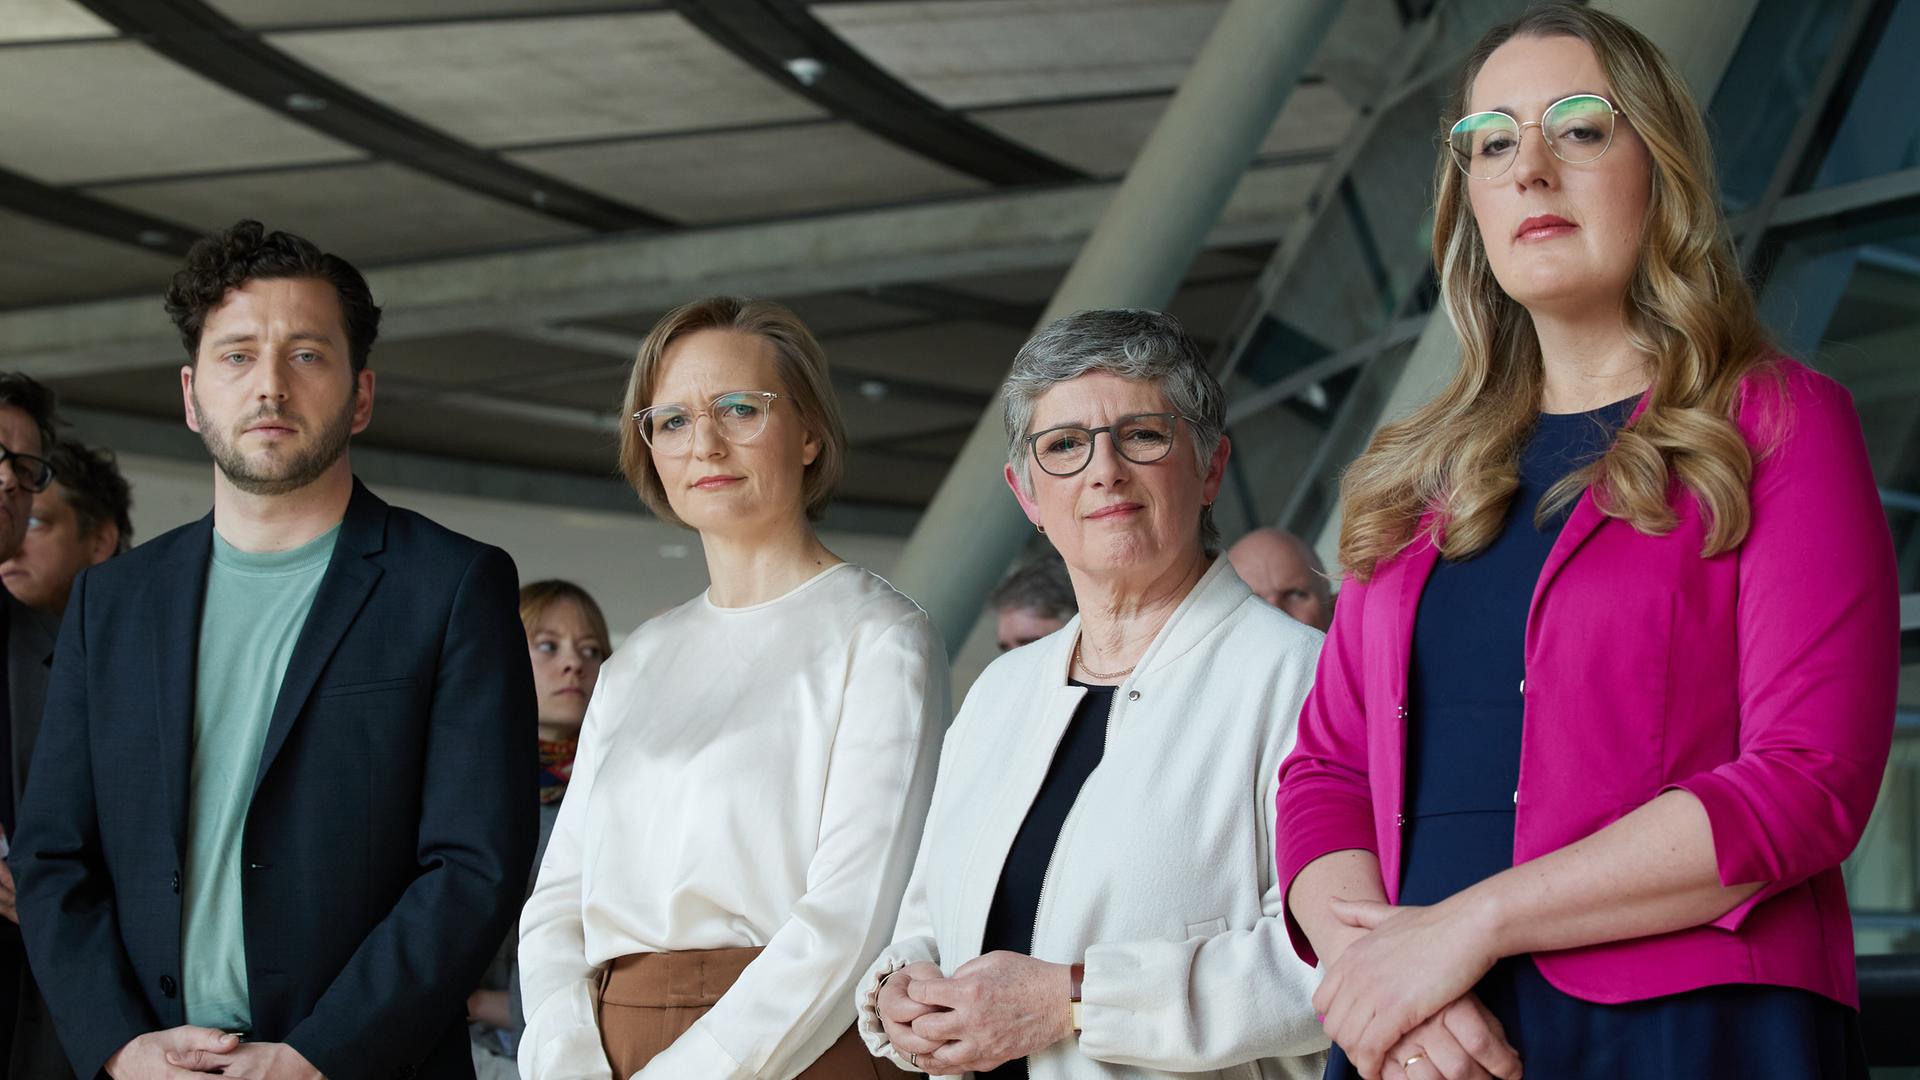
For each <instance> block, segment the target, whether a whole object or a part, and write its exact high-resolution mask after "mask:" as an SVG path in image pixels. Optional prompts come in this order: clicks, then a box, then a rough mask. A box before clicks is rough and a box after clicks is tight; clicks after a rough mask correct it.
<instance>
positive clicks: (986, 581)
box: [894, 0, 1340, 652]
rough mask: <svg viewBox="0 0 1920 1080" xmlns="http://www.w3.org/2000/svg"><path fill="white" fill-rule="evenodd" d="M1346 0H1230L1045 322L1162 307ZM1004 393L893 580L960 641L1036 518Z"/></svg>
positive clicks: (953, 643) (951, 642)
mask: <svg viewBox="0 0 1920 1080" xmlns="http://www.w3.org/2000/svg"><path fill="white" fill-rule="evenodd" d="M1339 9H1340V4H1339V3H1338V0H1233V2H1232V3H1231V4H1229V5H1228V7H1227V9H1226V10H1225V11H1224V12H1223V13H1222V14H1221V16H1220V21H1219V23H1218V24H1217V25H1215V27H1214V29H1213V34H1212V36H1210V37H1209V38H1208V39H1207V42H1206V45H1205V46H1204V47H1203V48H1202V49H1201V51H1200V55H1199V56H1198V57H1196V58H1195V60H1194V63H1193V68H1192V70H1191V71H1190V72H1189V73H1188V75H1187V78H1186V80H1185V82H1183V83H1182V84H1181V87H1180V90H1179V92H1178V93H1176V94H1175V95H1174V97H1173V101H1172V102H1171V103H1170V104H1169V105H1168V106H1167V111H1166V113H1165V115H1163V116H1162V117H1161V118H1160V123H1159V125H1158V126H1156V127H1155V128H1154V131H1153V135H1152V136H1151V137H1150V138H1149V139H1148V140H1147V144H1146V145H1145V146H1144V147H1142V148H1141V151H1140V156H1139V157H1138V158H1137V159H1135V161H1134V163H1133V167H1132V168H1131V169H1129V170H1128V172H1127V177H1126V180H1125V182H1124V183H1122V184H1121V186H1120V190H1119V192H1118V193H1116V194H1115V195H1114V198H1113V201H1112V202H1111V203H1109V204H1108V206H1107V209H1106V212H1105V214H1104V215H1102V217H1101V219H1100V224H1099V225H1098V226H1096V227H1095V228H1094V230H1093V233H1092V235H1091V236H1090V237H1088V239H1087V243H1086V246H1085V247H1084V248H1082V249H1081V251H1080V254H1079V256H1078V257H1077V258H1076V259H1075V260H1074V263H1073V267H1072V269H1071V270H1070V271H1069V272H1068V273H1067V277H1066V280H1065V281H1064V282H1062V283H1061V286H1060V291H1059V292H1058V293H1056V294H1055V295H1054V297H1053V301H1052V302H1051V303H1050V304H1048V306H1047V310H1046V312H1045V313H1044V314H1043V315H1042V316H1041V319H1040V321H1041V324H1042V325H1044V324H1045V323H1047V322H1048V321H1050V320H1052V319H1055V318H1058V317H1060V316H1061V315H1065V314H1069V313H1071V312H1074V311H1081V310H1085V309H1088V308H1107V307H1146V308H1159V307H1164V306H1165V305H1166V304H1167V303H1168V301H1170V300H1172V299H1173V294H1174V290H1175V289H1176V288H1178V286H1179V284H1180V281H1181V279H1182V278H1183V277H1185V276H1186V271H1187V268H1188V266H1190V265H1191V264H1192V262H1193V258H1194V256H1195V255H1196V254H1198V253H1199V251H1200V246H1201V243H1202V241H1203V240H1204V238H1205V237H1206V234H1207V231H1208V229H1210V228H1211V227H1212V226H1213V223H1214V221H1215V220H1216V219H1217V218H1218V217H1219V216H1220V211H1221V209H1222V208H1223V207H1224V206H1225V205H1226V203H1227V198H1228V196H1230V195H1232V194H1233V190H1234V187H1235V186H1236V185H1237V184H1238V183H1239V181H1240V178H1241V176H1242V175H1243V174H1244V173H1245V172H1246V169H1247V166H1248V164H1249V163H1251V162H1252V160H1253V155H1254V153H1255V151H1256V150H1257V148H1258V147H1259V145H1260V143H1261V141H1262V140H1263V139H1264V138H1265V137H1266V135H1267V132H1268V131H1269V130H1270V129H1271V128H1272V127H1273V122H1274V119H1275V118H1276V117H1277V116H1278V115H1279V113H1280V108H1281V106H1282V105H1283V104H1285V102H1286V99H1287V95H1288V94H1289V93H1291V92H1292V90H1293V87H1294V85H1295V84H1297V83H1298V82H1299V81H1300V77H1301V75H1303V74H1304V73H1305V72H1306V67H1307V62H1308V60H1310V59H1311V58H1312V56H1313V54H1314V51H1315V50H1316V49H1317V48H1318V47H1319V45H1320V42H1321V39H1322V38H1324V37H1325V35H1326V31H1327V28H1328V27H1329V26H1330V25H1331V24H1332V23H1333V19H1334V16H1335V15H1336V14H1338V12H1339ZM1006 456H1007V454H1006V436H1005V434H1004V432H1003V430H1002V427H1001V404H1000V400H999V398H998V397H997V396H996V398H995V400H994V401H993V402H992V403H991V404H989V405H988V406H987V409H986V411H985V412H984V413H983V414H982V415H981V417H980V422H979V424H978V425H976V426H975V427H974V429H973V434H972V435H971V436H969V437H968V439H967V442H966V445H965V447H964V448H963V449H962V450H961V452H960V456H959V458H958V459H957V460H955V462H954V464H953V468H952V469H951V470H950V471H949V472H948V473H947V478H946V480H945V481H944V482H943V483H942V484H941V486H940V490H939V492H938V493H937V494H936V495H935V496H934V499H933V502H932V503H931V504H930V505H929V506H928V507H927V511H926V513H925V515H923V516H922V517H921V519H920V524H919V525H918V526H917V527H916V528H915V529H914V531H913V536H912V538H911V539H909V540H908V542H907V547H906V550H905V552H903V553H902V555H901V560H900V564H899V567H898V568H897V570H896V571H895V573H894V584H895V585H897V586H899V588H900V589H901V590H902V591H903V592H905V593H906V594H907V595H909V596H911V597H913V598H914V599H916V600H918V601H919V602H920V604H921V605H922V606H923V607H925V608H926V609H927V611H928V612H929V613H931V614H932V616H933V620H934V624H935V625H936V626H938V627H939V628H940V633H941V634H942V635H943V636H944V637H945V638H946V642H947V648H948V650H949V651H950V652H952V651H957V650H958V649H959V647H960V645H961V643H962V642H964V641H965V640H966V637H967V633H968V631H969V630H970V629H971V628H972V626H973V623H974V620H975V619H976V618H977V617H978V616H979V614H980V605H981V603H982V602H983V600H984V598H985V597H986V595H987V593H988V592H989V591H990V590H991V589H992V588H993V586H994V584H995V583H996V582H997V581H998V580H999V577H1000V575H1001V573H1002V572H1003V571H1005V570H1006V568H1007V565H1008V564H1009V563H1010V562H1012V561H1013V559H1014V557H1015V556H1016V555H1018V554H1019V552H1020V548H1021V545H1022V543H1023V542H1024V540H1025V537H1026V535H1027V530H1028V525H1027V523H1026V520H1025V519H1024V518H1023V517H1022V516H1021V515H1020V512H1019V509H1018V507H1017V506H1015V504H1014V501H1013V496H1012V495H1010V494H1009V493H1008V492H1007V490H1006V485H1005V483H1004V482H1003V481H1002V479H1001V476H1000V472H1001V467H1002V466H1003V465H1004V464H1005V463H1006Z"/></svg>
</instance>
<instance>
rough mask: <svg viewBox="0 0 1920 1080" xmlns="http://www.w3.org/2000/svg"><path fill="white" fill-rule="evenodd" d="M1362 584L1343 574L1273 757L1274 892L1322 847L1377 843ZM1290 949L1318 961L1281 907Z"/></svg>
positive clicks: (1285, 888) (1324, 850) (1289, 883)
mask: <svg viewBox="0 0 1920 1080" xmlns="http://www.w3.org/2000/svg"><path fill="white" fill-rule="evenodd" d="M1366 603H1367V586H1366V585H1364V584H1362V583H1360V582H1358V581H1356V580H1354V578H1353V577H1352V576H1351V575H1349V576H1348V577H1347V579H1346V581H1345V583H1344V584H1343V585H1342V586H1341V589H1340V599H1339V602H1338V603H1337V604H1336V605H1335V607H1334V615H1333V626H1332V627H1331V628H1330V629H1329V630H1328V632H1327V640H1326V643H1325V645H1323V646H1322V648H1321V650H1320V661H1319V666H1318V669H1317V670H1316V672H1315V674H1314V679H1313V689H1312V690H1311V691H1309V692H1308V694H1307V700H1306V704H1305V705H1304V706H1303V707H1302V708H1301V710H1300V729H1299V736H1298V738H1297V740H1296V741H1295V743H1294V748H1293V753H1291V754H1289V755H1288V756H1287V760H1286V761H1284V762H1282V763H1281V765H1280V789H1279V790H1280V793H1279V795H1278V796H1277V797H1276V799H1275V810H1276V813H1277V815H1278V818H1277V821H1276V827H1275V830H1274V832H1275V836H1276V843H1275V845H1274V850H1275V852H1276V860H1277V862H1278V863H1279V866H1278V870H1279V874H1280V881H1281V885H1282V891H1281V895H1282V896H1286V895H1287V894H1288V893H1290V892H1291V891H1292V890H1293V879H1294V878H1295V877H1296V876H1298V875H1299V873H1300V871H1301V869H1302V868H1304V867H1305V866H1306V865H1307V864H1308V863H1310V862H1312V861H1313V860H1315V859H1317V858H1319V857H1320V856H1322V855H1326V854H1330V853H1332V852H1335V851H1345V850H1349V849H1359V850H1363V851H1376V853H1377V844H1376V842H1375V839H1374V821H1373V795H1372V792H1371V791H1370V789H1369V786H1368V778H1367V713H1366V698H1365V696H1364V692H1363V668H1362V666H1361V660H1360V658H1361V654H1362V645H1363V641H1364V639H1363V637H1362V634H1363V633H1364V631H1363V629H1362V621H1361V620H1362V615H1363V611H1364V610H1365V608H1366ZM1286 916H1287V933H1288V935H1289V936H1290V937H1291V939H1292V941H1293V949H1294V951H1295V952H1296V953H1298V954H1299V955H1300V958H1301V959H1302V960H1304V961H1306V962H1307V963H1309V964H1317V963H1319V960H1318V958H1317V957H1315V955H1314V952H1313V946H1312V945H1311V944H1310V943H1309V942H1308V941H1307V936H1306V934H1305V933H1303V932H1302V931H1301V929H1300V924H1299V923H1298V922H1296V921H1294V918H1293V911H1292V909H1291V908H1288V909H1287V912H1286Z"/></svg>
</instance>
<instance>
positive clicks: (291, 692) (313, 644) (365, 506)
mask: <svg viewBox="0 0 1920 1080" xmlns="http://www.w3.org/2000/svg"><path fill="white" fill-rule="evenodd" d="M386 535H387V504H386V503H384V502H381V501H380V500H379V499H378V498H376V497H375V496H374V494H373V493H372V492H370V491H368V490H367V489H366V488H365V487H363V486H362V485H361V483H360V481H359V480H355V481H354V482H353V498H352V500H351V501H350V502H348V504H347V515H346V518H345V520H343V521H342V522H341V523H340V538H339V539H338V540H337V541H336V542H335V543H334V548H333V558H332V559H331V560H330V561H329V562H328V563H327V572H326V576H325V577H322V578H321V579H320V590H319V592H318V593H316V594H315V596H314V598H313V608H312V610H310V611H308V612H307V621H306V623H305V624H304V625H303V626H301V628H300V636H299V638H298V639H297V640H296V641H295V643H294V647H293V656H292V658H291V659H289V660H288V661H287V673H286V675H285V676H284V677H283V678H282V679H281V680H280V693H279V695H278V696H277V697H276V698H275V699H274V704H273V718H272V719H271V720H270V721H269V722H268V724H267V738H266V743H265V745H263V746H262V747H261V750H260V768H259V770H258V771H257V772H256V773H254V778H253V791H254V794H256V795H257V794H258V793H259V791H260V784H261V783H262V781H264V780H265V779H266V776H267V773H268V771H269V770H271V769H272V768H273V762H274V759H275V758H277V757H278V756H279V754H280V749H281V748H282V747H283V746H285V745H286V742H287V736H288V734H290V733H291V732H292V731H293V725H294V721H295V720H296V719H298V718H299V716H300V713H301V711H302V710H304V709H305V708H306V705H307V699H308V698H309V697H311V696H312V695H313V688H314V686H315V684H317V683H318V682H319V681H320V674H321V672H323V671H325V670H326V667H327V662H328V661H329V660H332V659H333V654H334V653H335V652H336V651H338V649H339V648H340V641H341V639H343V638H345V637H346V636H347V630H348V629H349V628H350V627H352V626H353V620H354V618H355V617H356V616H358V615H359V614H360V609H361V608H363V607H365V606H366V603H367V597H369V596H371V595H372V594H373V586H374V583H375V582H377V581H379V580H380V574H381V569H380V566H379V565H378V564H377V563H375V562H374V561H373V560H372V559H371V556H374V555H377V554H379V553H380V551H381V550H382V549H384V548H385V546H386Z"/></svg>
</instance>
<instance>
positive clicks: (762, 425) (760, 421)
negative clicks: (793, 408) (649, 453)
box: [633, 390, 780, 454]
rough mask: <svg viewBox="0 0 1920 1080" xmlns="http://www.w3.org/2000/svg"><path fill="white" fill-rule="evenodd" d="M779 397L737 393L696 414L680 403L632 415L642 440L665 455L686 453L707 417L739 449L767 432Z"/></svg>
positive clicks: (656, 406)
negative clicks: (700, 422) (697, 425)
mask: <svg viewBox="0 0 1920 1080" xmlns="http://www.w3.org/2000/svg"><path fill="white" fill-rule="evenodd" d="M779 397H780V395H779V394H772V393H768V392H767V391H765V390H734V391H732V392H730V393H725V394H721V395H720V396H719V397H717V398H714V399H713V400H712V401H711V402H708V404H707V407H706V408H705V409H702V410H699V411H695V410H694V409H692V408H690V407H688V406H686V405H682V404H680V403H678V402H668V403H666V404H661V405H650V406H648V407H647V408H644V409H641V410H640V411H639V412H637V413H634V414H633V422H634V423H636V424H638V425H640V437H641V438H642V439H645V440H646V443H647V445H648V446H649V447H651V448H653V449H654V450H657V451H659V452H660V453H662V454H679V453H684V452H685V451H686V450H687V449H688V448H689V447H691V446H692V445H693V426H694V421H696V420H698V419H699V418H701V417H703V416H704V417H706V418H707V419H709V420H712V421H713V430H715V431H717V432H719V433H720V437H721V438H723V439H725V440H727V441H728V442H730V443H733V444H734V445H736V446H739V445H743V444H745V443H750V442H752V441H753V440H754V439H756V438H758V437H759V436H760V433H761V432H763V431H765V430H767V414H768V413H769V412H771V411H773V403H774V401H775V400H776V399H778V398H779Z"/></svg>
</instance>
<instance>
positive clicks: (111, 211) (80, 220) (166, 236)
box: [0, 169, 200, 256]
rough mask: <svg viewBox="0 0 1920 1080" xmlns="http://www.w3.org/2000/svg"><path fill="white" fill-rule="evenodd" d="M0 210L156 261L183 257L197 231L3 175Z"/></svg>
mask: <svg viewBox="0 0 1920 1080" xmlns="http://www.w3.org/2000/svg"><path fill="white" fill-rule="evenodd" d="M0 207H5V208H6V209H8V210H12V211H14V212H16V213H20V214H25V215H26V216H28V217H31V218H35V219H37V220H40V221H43V222H46V223H47V224H49V225H59V226H62V227H63V228H68V229H73V230H74V231H76V232H82V233H86V234H87V235H89V236H97V237H99V238H100V239H102V240H112V241H114V242H116V243H121V244H131V245H133V246H134V247H140V248H145V249H147V250H148V251H152V252H155V253H157V254H161V255H181V256H184V255H185V254H186V253H187V249H188V248H189V247H192V246H193V241H194V238H195V237H197V236H199V235H200V230H198V229H194V228H189V227H187V226H185V225H181V224H178V223H176V222H172V221H167V220H165V219H164V218H157V217H152V216H150V215H147V214H142V213H140V212H138V211H136V210H129V209H127V208H126V207H124V206H120V205H118V204H117V203H110V202H107V201H106V200H104V199H96V198H94V197H93V196H91V195H86V194H83V193H81V192H78V191H75V190H73V189H72V188H64V187H54V186H52V185H50V184H43V183H41V182H40V181H38V180H35V179H33V178H32V177H29V176H22V175H20V174H19V173H17V172H12V171H10V170H7V169H0Z"/></svg>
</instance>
